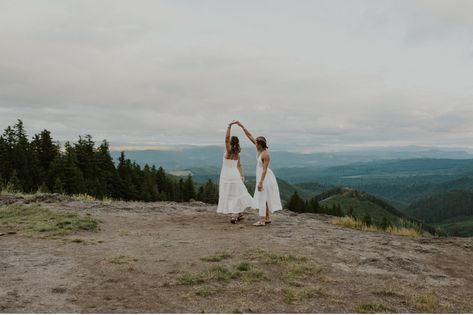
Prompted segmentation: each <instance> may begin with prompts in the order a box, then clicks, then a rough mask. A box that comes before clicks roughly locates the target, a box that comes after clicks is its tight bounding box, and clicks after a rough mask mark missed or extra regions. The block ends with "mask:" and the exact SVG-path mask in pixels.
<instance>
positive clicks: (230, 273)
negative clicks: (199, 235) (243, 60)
mask: <svg viewBox="0 0 473 315" xmlns="http://www.w3.org/2000/svg"><path fill="white" fill-rule="evenodd" d="M264 279H266V277H265V274H264V272H263V271H261V270H259V269H257V268H254V267H253V266H251V265H250V264H249V263H246V262H242V263H240V264H238V265H236V266H234V267H233V268H230V267H227V266H223V265H216V266H212V267H211V268H209V269H207V270H204V271H200V272H185V273H183V274H181V275H179V277H178V278H177V282H178V283H179V284H182V285H196V284H202V283H208V282H211V281H217V282H225V283H226V282H229V281H231V280H242V281H245V282H257V281H261V280H264Z"/></svg>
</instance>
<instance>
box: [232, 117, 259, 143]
mask: <svg viewBox="0 0 473 315" xmlns="http://www.w3.org/2000/svg"><path fill="white" fill-rule="evenodd" d="M236 124H237V125H238V126H240V127H241V129H243V131H244V132H245V135H246V136H247V137H248V139H250V141H251V142H252V143H253V144H254V145H256V140H255V138H253V135H252V134H251V132H249V131H248V129H246V128H245V126H243V124H242V123H241V122H240V121H238V120H237V121H236Z"/></svg>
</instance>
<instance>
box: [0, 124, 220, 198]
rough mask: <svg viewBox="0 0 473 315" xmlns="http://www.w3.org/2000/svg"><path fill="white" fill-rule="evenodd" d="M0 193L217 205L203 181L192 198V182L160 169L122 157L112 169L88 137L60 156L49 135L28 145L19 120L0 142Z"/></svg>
mask: <svg viewBox="0 0 473 315" xmlns="http://www.w3.org/2000/svg"><path fill="white" fill-rule="evenodd" d="M0 186H1V187H0V188H4V186H5V188H6V189H7V190H9V191H11V192H25V193H33V192H36V191H40V192H51V191H52V192H56V193H66V194H71V195H89V196H92V197H94V198H98V199H107V198H113V199H122V200H142V201H160V200H170V201H171V200H172V201H190V200H191V199H197V200H202V201H204V202H207V203H217V202H218V187H217V185H215V184H214V183H213V182H212V181H208V182H207V183H205V184H204V185H203V186H202V187H200V188H199V193H196V190H195V184H194V182H193V178H192V177H191V176H188V177H187V178H186V179H185V180H184V179H179V178H176V177H175V176H172V175H170V174H167V173H166V172H165V171H164V170H163V169H162V168H161V167H160V168H159V169H156V167H154V166H151V167H150V166H149V165H145V166H144V167H143V168H142V167H140V166H139V165H138V164H137V163H135V162H132V161H131V160H130V159H127V158H126V157H125V153H124V152H122V153H121V155H120V157H119V159H118V164H117V165H115V163H114V161H113V159H112V157H111V155H110V150H109V144H108V142H107V141H106V140H103V141H102V142H101V143H100V144H99V145H97V144H96V143H95V142H94V141H93V139H92V136H90V135H85V136H80V137H79V140H78V141H77V142H76V143H70V142H66V143H65V144H64V150H61V148H60V145H59V144H58V143H57V142H55V141H54V140H53V139H52V137H51V133H50V132H49V131H48V130H43V131H41V132H40V133H39V134H36V135H35V136H34V137H33V139H32V140H31V141H29V140H28V137H27V135H26V131H25V129H24V126H23V122H22V121H21V120H19V121H18V123H17V124H15V125H14V126H13V127H10V126H9V127H7V128H6V129H5V131H4V133H3V135H1V136H0Z"/></svg>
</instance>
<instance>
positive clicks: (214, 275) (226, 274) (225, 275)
mask: <svg viewBox="0 0 473 315" xmlns="http://www.w3.org/2000/svg"><path fill="white" fill-rule="evenodd" d="M240 276H241V273H240V272H239V271H234V270H230V269H228V268H227V267H224V266H214V267H212V268H210V270H209V271H208V277H209V278H210V279H213V280H217V281H224V282H228V281H230V279H237V278H239V277H240Z"/></svg>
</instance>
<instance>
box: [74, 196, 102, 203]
mask: <svg viewBox="0 0 473 315" xmlns="http://www.w3.org/2000/svg"><path fill="white" fill-rule="evenodd" d="M71 197H72V200H75V201H83V202H91V201H96V200H97V199H96V198H95V197H94V196H91V195H88V194H76V195H72V196H71Z"/></svg>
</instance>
